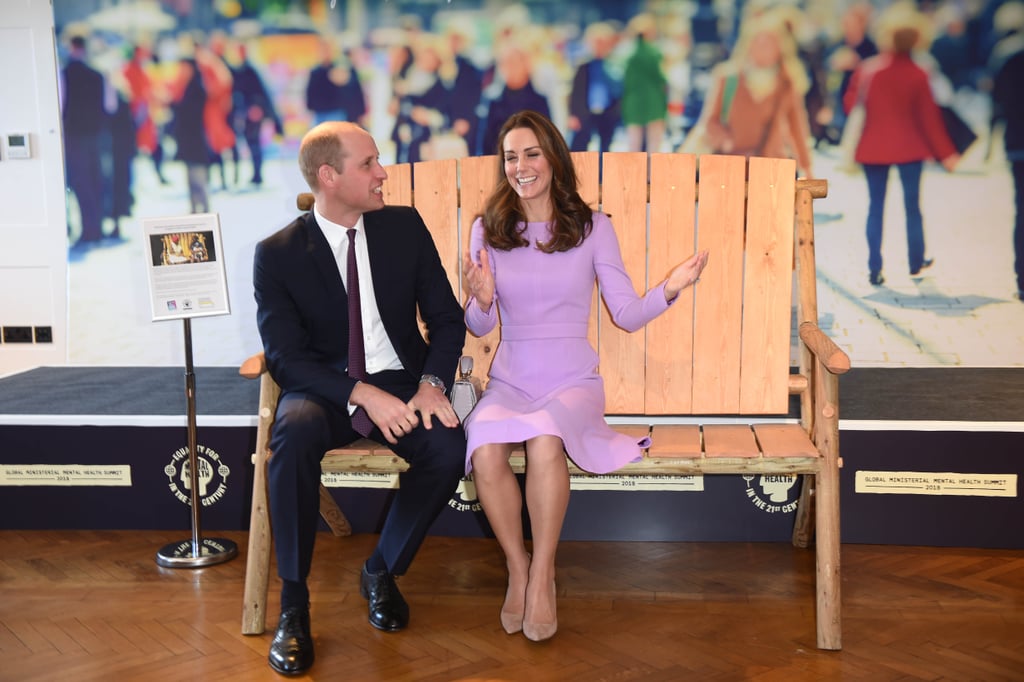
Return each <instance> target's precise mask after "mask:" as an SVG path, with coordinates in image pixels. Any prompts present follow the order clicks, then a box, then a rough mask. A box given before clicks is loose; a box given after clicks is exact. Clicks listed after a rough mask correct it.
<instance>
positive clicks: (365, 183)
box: [253, 121, 466, 674]
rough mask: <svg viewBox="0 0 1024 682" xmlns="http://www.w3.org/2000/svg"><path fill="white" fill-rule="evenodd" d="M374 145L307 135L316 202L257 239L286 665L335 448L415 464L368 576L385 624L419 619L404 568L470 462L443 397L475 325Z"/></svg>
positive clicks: (365, 585) (365, 590)
mask: <svg viewBox="0 0 1024 682" xmlns="http://www.w3.org/2000/svg"><path fill="white" fill-rule="evenodd" d="M378 154H379V152H378V150H377V145H376V143H375V142H374V141H373V138H372V137H370V135H369V133H367V132H366V131H365V130H363V129H362V128H360V127H359V126H358V125H356V124H354V123H351V122H340V121H333V122H327V123H323V124H321V125H319V126H316V127H315V128H313V129H312V130H311V131H309V133H307V134H306V136H305V137H304V138H303V140H302V144H301V146H300V149H299V167H300V168H301V170H302V173H303V176H304V177H305V179H306V182H307V183H308V184H309V187H310V189H311V190H312V192H313V196H314V198H315V203H314V206H313V209H312V210H311V211H310V212H309V213H308V214H306V215H303V216H301V217H299V218H297V219H296V220H295V221H293V222H292V223H291V224H290V225H288V226H287V227H285V228H284V229H283V230H281V231H279V232H277V233H275V234H273V235H271V236H270V237H268V238H267V239H265V240H263V241H262V242H260V243H259V244H258V245H257V246H256V255H255V266H254V271H253V284H254V288H255V294H256V304H257V322H258V325H259V330H260V336H261V337H262V340H263V347H264V351H265V353H266V359H267V367H268V369H269V371H270V374H271V376H273V377H274V379H275V380H276V381H277V383H278V384H279V385H280V386H281V398H280V401H279V402H278V406H277V414H276V421H275V424H274V429H273V432H272V433H271V437H270V449H271V451H272V452H273V453H274V454H273V457H271V458H270V464H269V468H268V480H269V488H270V514H271V522H272V524H273V528H274V540H275V548H276V555H277V566H278V574H279V575H280V577H281V579H282V589H281V618H280V622H279V624H278V629H277V634H276V636H275V637H274V641H273V643H272V644H271V647H270V656H269V659H270V665H271V667H272V668H274V670H276V671H277V672H280V673H284V674H299V673H301V672H303V671H304V670H306V669H307V668H309V667H310V666H311V665H312V663H313V641H312V638H311V636H310V625H309V590H308V588H307V586H306V577H307V575H308V573H309V568H310V564H311V562H312V556H313V543H314V540H315V536H316V531H317V525H318V523H319V521H318V511H319V496H318V488H319V484H320V460H321V458H322V457H323V454H324V452H325V451H326V450H328V449H330V448H332V447H338V446H341V445H345V444H347V443H350V442H352V441H354V440H356V439H357V438H359V435H360V434H359V433H357V429H360V430H362V431H364V432H365V433H368V435H369V437H370V438H373V439H374V440H377V441H378V442H381V443H384V442H385V441H386V442H387V443H388V444H389V445H390V447H391V449H392V450H394V452H395V453H396V454H398V455H399V456H401V457H402V458H404V459H405V460H407V461H408V462H409V465H410V468H409V470H408V472H406V473H404V474H402V475H401V478H400V482H399V485H400V489H399V491H398V493H397V494H396V495H395V498H394V500H393V502H392V504H391V508H390V510H389V511H388V515H387V518H386V519H385V521H384V526H383V528H382V530H381V534H380V540H379V542H378V544H377V548H376V549H375V551H374V552H373V554H372V555H371V557H370V558H369V559H368V560H367V561H366V563H365V564H364V566H363V571H362V576H361V580H360V592H361V594H362V595H363V597H365V598H367V599H368V600H369V621H370V624H371V625H373V626H374V627H376V628H378V629H381V630H385V631H395V630H400V629H402V628H404V627H405V626H406V625H407V624H408V621H409V608H408V606H407V604H406V602H405V600H404V599H403V598H402V595H401V593H400V592H399V591H398V587H397V585H396V584H395V580H394V576H396V575H401V574H403V573H404V572H405V571H406V569H407V568H408V566H409V564H410V562H411V561H412V559H413V557H414V556H415V554H416V551H417V549H419V546H420V544H421V543H422V541H423V539H424V537H425V536H426V534H427V530H428V529H429V527H430V524H431V523H432V522H433V520H434V519H435V517H436V516H437V514H438V513H440V511H441V509H442V508H444V506H445V505H446V504H447V501H448V499H449V498H450V497H451V494H452V492H453V491H454V490H455V488H456V486H457V485H458V481H459V479H460V478H461V476H462V474H463V471H464V467H465V451H466V439H465V434H464V433H463V431H462V427H461V426H460V425H459V421H458V418H457V417H456V415H455V412H454V411H453V410H452V406H451V403H450V402H449V401H448V399H447V398H446V397H445V387H446V385H450V384H451V382H452V380H453V379H454V376H455V366H456V363H457V362H458V358H459V355H460V353H461V352H462V344H463V341H464V339H465V334H466V328H465V324H464V322H463V317H462V309H461V308H460V306H459V304H458V302H457V301H456V299H455V296H454V295H453V294H452V290H451V286H450V284H449V283H448V278H447V276H446V274H445V271H444V268H443V266H442V265H441V260H440V258H439V257H438V253H437V249H436V247H435V246H434V243H433V240H432V239H431V236H430V233H429V232H428V231H427V228H426V225H424V223H423V220H422V219H421V218H420V215H419V213H417V212H416V211H415V210H414V209H412V208H408V207H400V206H387V207H386V206H385V205H384V198H383V195H382V193H381V187H382V183H383V182H384V180H385V179H386V178H387V173H386V172H385V171H384V169H383V168H382V167H381V165H380V161H379V159H378ZM350 244H352V247H353V248H354V249H355V252H354V253H355V256H354V257H355V261H356V263H355V264H354V265H357V266H358V267H357V274H356V276H355V280H356V282H358V291H357V292H355V293H358V297H355V295H354V294H353V298H355V299H356V300H359V301H361V314H360V315H359V317H360V321H361V326H362V329H363V333H362V334H361V335H358V336H357V337H356V339H355V340H356V341H358V339H360V338H361V339H362V341H363V345H364V346H365V373H363V372H361V371H360V369H359V364H360V363H359V362H358V356H359V353H357V352H353V354H352V356H353V357H352V358H351V359H352V362H351V363H350V357H349V355H350V354H349V344H350V342H353V340H352V339H350V338H349V323H350V319H349V315H348V303H349V296H348V294H347V293H346V292H348V291H354V289H353V288H352V287H351V286H350V285H351V284H352V283H351V282H350V281H349V279H350V276H349V274H348V273H349V269H348V268H349V267H353V264H350V263H348V257H349V248H350ZM417 309H418V310H419V313H420V316H421V317H422V319H423V322H424V323H425V325H426V328H427V332H428V338H429V339H430V341H429V344H428V343H427V341H425V340H424V338H423V336H422V335H421V333H420V331H419V328H418V326H417V320H416V312H417ZM353 315H354V313H353ZM353 375H355V376H353ZM361 375H362V376H363V377H364V378H362V379H359V378H358V377H359V376H361ZM417 413H419V415H417ZM367 417H368V418H369V422H372V423H369V422H366V418H367ZM363 424H364V425H363Z"/></svg>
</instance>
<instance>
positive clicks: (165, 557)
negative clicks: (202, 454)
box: [156, 317, 238, 568]
mask: <svg viewBox="0 0 1024 682" xmlns="http://www.w3.org/2000/svg"><path fill="white" fill-rule="evenodd" d="M184 319H185V398H186V401H187V405H188V467H189V469H188V475H189V479H190V485H189V488H191V491H192V539H191V540H182V541H181V542H172V543H171V544H169V545H165V546H164V547H162V548H160V550H159V551H158V552H157V553H156V562H157V563H158V564H159V565H161V566H164V567H166V568H201V567H203V566H213V565H215V564H222V563H224V562H225V561H230V560H231V559H234V558H235V557H236V556H237V555H238V546H237V545H236V544H235V543H234V542H232V541H231V540H227V539H225V538H203V537H202V526H201V525H200V522H199V509H200V507H201V506H202V502H201V500H200V499H199V483H198V481H199V456H198V454H197V452H196V375H195V373H194V372H193V368H192V320H191V318H188V317H186V318H184Z"/></svg>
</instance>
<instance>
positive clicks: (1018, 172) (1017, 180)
mask: <svg viewBox="0 0 1024 682" xmlns="http://www.w3.org/2000/svg"><path fill="white" fill-rule="evenodd" d="M1013 196H1014V201H1015V203H1016V211H1017V217H1016V222H1015V224H1014V228H1013V252H1014V261H1013V268H1014V270H1016V271H1017V291H1019V292H1021V293H1022V294H1024V160H1021V161H1014V162H1013Z"/></svg>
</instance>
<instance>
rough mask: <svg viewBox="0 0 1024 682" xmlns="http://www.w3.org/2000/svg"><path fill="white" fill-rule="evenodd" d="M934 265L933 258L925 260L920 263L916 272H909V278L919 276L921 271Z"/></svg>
mask: <svg viewBox="0 0 1024 682" xmlns="http://www.w3.org/2000/svg"><path fill="white" fill-rule="evenodd" d="M934 264H935V259H934V258H925V259H924V261H923V262H922V263H921V265H919V266H918V267H917V269H916V270H911V271H910V276H911V277H917V276H918V275H920V274H921V271H922V270H927V269H928V268H930V267H931V266H932V265H934Z"/></svg>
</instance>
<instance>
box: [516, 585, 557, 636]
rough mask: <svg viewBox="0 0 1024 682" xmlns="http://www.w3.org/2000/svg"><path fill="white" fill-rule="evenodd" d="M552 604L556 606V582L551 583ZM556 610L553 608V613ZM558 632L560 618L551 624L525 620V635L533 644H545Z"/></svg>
mask: <svg viewBox="0 0 1024 682" xmlns="http://www.w3.org/2000/svg"><path fill="white" fill-rule="evenodd" d="M550 595H551V604H552V606H553V607H555V606H556V604H555V601H556V593H555V581H554V580H552V581H551V591H550ZM554 610H555V609H554V608H552V611H554ZM556 632H558V617H557V616H556V617H555V619H554V620H553V621H551V622H550V623H537V622H534V621H531V620H530V619H528V618H525V617H524V619H523V634H524V635H525V636H526V638H527V639H529V640H531V641H533V642H543V641H544V640H546V639H551V638H552V637H554V636H555V633H556Z"/></svg>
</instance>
